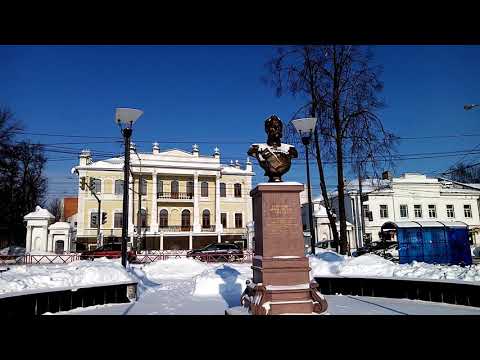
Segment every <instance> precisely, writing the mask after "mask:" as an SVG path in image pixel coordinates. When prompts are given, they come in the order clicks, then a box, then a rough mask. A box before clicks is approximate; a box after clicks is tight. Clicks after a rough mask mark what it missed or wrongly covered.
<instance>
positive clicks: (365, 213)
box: [362, 205, 370, 220]
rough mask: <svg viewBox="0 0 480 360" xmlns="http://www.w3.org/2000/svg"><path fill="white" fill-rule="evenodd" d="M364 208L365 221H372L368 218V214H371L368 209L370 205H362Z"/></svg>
mask: <svg viewBox="0 0 480 360" xmlns="http://www.w3.org/2000/svg"><path fill="white" fill-rule="evenodd" d="M362 208H363V217H364V218H365V219H368V220H370V219H369V217H368V212H369V209H370V208H369V207H368V205H362Z"/></svg>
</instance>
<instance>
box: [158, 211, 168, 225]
mask: <svg viewBox="0 0 480 360" xmlns="http://www.w3.org/2000/svg"><path fill="white" fill-rule="evenodd" d="M159 223H160V227H161V228H164V227H168V211H167V210H165V209H163V210H160V221H159Z"/></svg>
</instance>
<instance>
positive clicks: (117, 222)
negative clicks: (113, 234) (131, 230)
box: [113, 212, 123, 228]
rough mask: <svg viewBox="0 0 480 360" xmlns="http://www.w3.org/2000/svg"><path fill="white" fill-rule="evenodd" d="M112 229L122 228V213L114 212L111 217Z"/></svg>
mask: <svg viewBox="0 0 480 360" xmlns="http://www.w3.org/2000/svg"><path fill="white" fill-rule="evenodd" d="M113 227H114V228H121V227H123V213H119V212H116V213H115V214H114V215H113Z"/></svg>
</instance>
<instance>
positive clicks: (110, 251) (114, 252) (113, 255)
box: [80, 243, 137, 262]
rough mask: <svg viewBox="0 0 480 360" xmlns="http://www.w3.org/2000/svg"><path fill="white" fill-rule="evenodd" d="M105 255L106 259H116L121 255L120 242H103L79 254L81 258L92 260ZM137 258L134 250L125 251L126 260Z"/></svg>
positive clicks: (130, 260)
mask: <svg viewBox="0 0 480 360" xmlns="http://www.w3.org/2000/svg"><path fill="white" fill-rule="evenodd" d="M99 257H106V258H107V259H118V258H121V257H122V244H121V243H111V244H105V245H103V246H100V247H98V248H96V249H95V250H91V251H84V252H82V253H81V254H80V259H81V260H94V259H95V258H99ZM136 259H137V253H136V252H135V251H134V250H128V251H127V260H128V261H129V262H134V261H135V260H136Z"/></svg>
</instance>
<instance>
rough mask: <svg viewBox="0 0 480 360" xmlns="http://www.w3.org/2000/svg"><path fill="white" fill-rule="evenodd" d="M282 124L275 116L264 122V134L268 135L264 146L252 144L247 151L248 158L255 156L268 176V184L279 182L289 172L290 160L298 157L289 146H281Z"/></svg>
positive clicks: (295, 150) (293, 148) (294, 150)
mask: <svg viewBox="0 0 480 360" xmlns="http://www.w3.org/2000/svg"><path fill="white" fill-rule="evenodd" d="M282 130H283V124H282V121H281V120H280V119H279V118H278V116H276V115H272V116H270V117H269V118H268V119H267V120H265V132H266V133H267V135H268V138H267V143H266V144H252V146H250V149H248V152H247V154H248V155H249V156H255V157H256V158H257V160H258V162H259V164H260V166H261V167H262V168H263V169H264V170H265V176H268V182H281V181H282V175H283V174H285V173H286V172H287V171H288V170H290V166H291V164H292V159H295V158H297V157H298V152H297V149H295V147H294V146H292V145H289V144H282V143H281V142H280V139H281V138H282Z"/></svg>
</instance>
